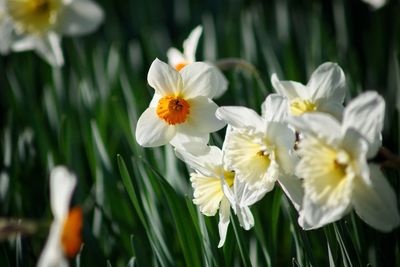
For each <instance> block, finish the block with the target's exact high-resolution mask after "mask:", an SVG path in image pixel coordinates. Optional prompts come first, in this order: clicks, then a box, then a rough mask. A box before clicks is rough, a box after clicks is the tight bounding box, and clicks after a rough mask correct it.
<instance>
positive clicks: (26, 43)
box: [11, 35, 37, 52]
mask: <svg viewBox="0 0 400 267" xmlns="http://www.w3.org/2000/svg"><path fill="white" fill-rule="evenodd" d="M36 39H37V38H36V37H35V36H31V35H24V36H22V37H18V38H17V39H15V40H14V41H13V43H12V46H11V50H12V51H14V52H22V51H28V50H34V49H35V46H36V42H37V40H36Z"/></svg>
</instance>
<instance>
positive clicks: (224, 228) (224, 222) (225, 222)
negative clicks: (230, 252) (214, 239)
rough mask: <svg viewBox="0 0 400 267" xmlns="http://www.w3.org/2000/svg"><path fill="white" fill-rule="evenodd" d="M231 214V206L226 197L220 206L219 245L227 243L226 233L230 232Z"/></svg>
mask: <svg viewBox="0 0 400 267" xmlns="http://www.w3.org/2000/svg"><path fill="white" fill-rule="evenodd" d="M230 215H231V206H230V204H229V201H228V200H227V199H226V198H223V199H222V201H221V206H220V207H219V222H218V232H219V243H218V247H219V248H220V247H222V246H223V245H224V244H225V240H226V234H227V232H228V226H229V222H230V220H229V216H230Z"/></svg>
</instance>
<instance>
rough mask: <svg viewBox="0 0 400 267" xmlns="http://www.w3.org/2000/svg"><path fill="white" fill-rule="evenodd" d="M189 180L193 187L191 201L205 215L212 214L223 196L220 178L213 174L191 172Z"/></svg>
mask: <svg viewBox="0 0 400 267" xmlns="http://www.w3.org/2000/svg"><path fill="white" fill-rule="evenodd" d="M190 181H191V183H192V187H193V189H194V192H193V197H194V199H193V203H194V204H196V205H197V206H198V207H199V209H200V211H201V213H203V214H204V215H206V216H214V215H215V214H216V213H217V211H218V208H219V206H220V202H221V200H222V199H223V198H224V193H223V192H222V186H221V179H220V178H219V177H214V176H204V175H202V174H199V173H191V174H190Z"/></svg>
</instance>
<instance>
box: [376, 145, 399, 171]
mask: <svg viewBox="0 0 400 267" xmlns="http://www.w3.org/2000/svg"><path fill="white" fill-rule="evenodd" d="M375 160H376V161H378V162H379V163H380V165H381V166H382V167H384V168H391V169H398V170H400V156H398V155H396V154H394V153H393V152H391V151H390V150H389V149H387V148H386V147H381V148H380V149H379V151H378V155H377V156H376V158H375ZM375 160H374V161H375Z"/></svg>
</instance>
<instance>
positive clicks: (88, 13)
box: [0, 0, 104, 66]
mask: <svg viewBox="0 0 400 267" xmlns="http://www.w3.org/2000/svg"><path fill="white" fill-rule="evenodd" d="M0 1H1V2H0V3H1V4H0V36H1V37H2V38H1V39H0V52H1V53H2V54H7V53H8V52H9V51H10V50H11V51H14V52H20V51H27V50H34V51H35V52H36V53H38V54H39V55H40V56H41V57H42V58H44V59H45V60H46V61H47V62H48V63H49V64H51V65H53V66H62V65H63V64H64V57H63V54H62V51H61V36H62V35H67V36H75V35H82V34H86V33H89V32H92V31H94V30H95V29H96V28H97V27H98V26H99V25H100V23H101V22H102V21H103V17H104V14H103V10H102V9H101V8H100V7H99V6H98V5H97V4H96V3H94V2H92V1H90V0H0Z"/></svg>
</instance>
